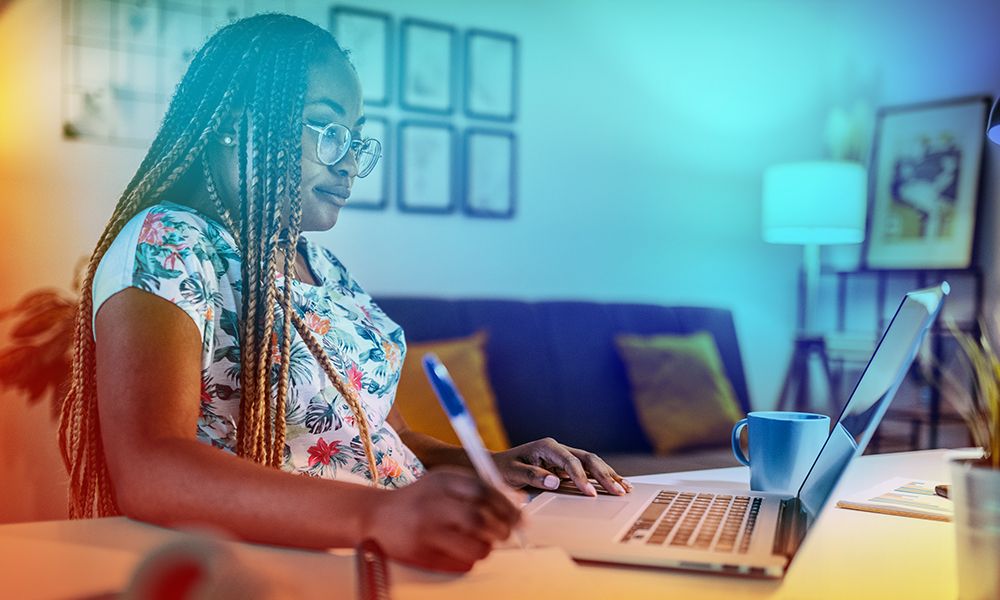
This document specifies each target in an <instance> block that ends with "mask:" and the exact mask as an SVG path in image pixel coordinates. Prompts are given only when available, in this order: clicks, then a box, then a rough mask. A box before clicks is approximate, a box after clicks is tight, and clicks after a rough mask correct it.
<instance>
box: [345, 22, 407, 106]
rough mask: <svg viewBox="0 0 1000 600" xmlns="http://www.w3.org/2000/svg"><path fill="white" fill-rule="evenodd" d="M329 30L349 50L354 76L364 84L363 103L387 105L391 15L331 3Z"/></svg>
mask: <svg viewBox="0 0 1000 600" xmlns="http://www.w3.org/2000/svg"><path fill="white" fill-rule="evenodd" d="M330 31H331V32H332V33H333V35H334V37H336V38H337V43H339V44H340V46H341V47H342V48H344V49H345V50H348V51H349V52H350V56H351V62H353V63H354V68H355V69H357V71H358V77H359V78H360V79H361V81H363V82H364V83H365V85H364V94H365V97H364V101H365V106H386V105H388V104H389V98H391V91H390V89H389V88H390V84H389V82H390V81H391V79H390V76H389V72H390V65H389V61H390V58H389V57H390V56H392V47H391V44H392V35H391V32H392V18H391V17H390V16H389V15H388V14H386V13H381V12H375V11H370V10H361V9H358V8H349V7H346V6H335V7H333V8H331V9H330Z"/></svg>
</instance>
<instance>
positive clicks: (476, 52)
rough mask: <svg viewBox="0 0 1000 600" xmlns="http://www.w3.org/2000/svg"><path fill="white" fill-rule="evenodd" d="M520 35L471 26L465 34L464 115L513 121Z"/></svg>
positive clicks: (515, 111)
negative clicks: (516, 36) (518, 36)
mask: <svg viewBox="0 0 1000 600" xmlns="http://www.w3.org/2000/svg"><path fill="white" fill-rule="evenodd" d="M517 50H518V48H517V38H515V37H514V36H512V35H508V34H506V33H497V32H493V31H483V30H480V29H470V30H469V31H467V32H466V33H465V87H464V91H465V93H464V95H465V98H464V100H465V114H466V115H468V116H470V117H474V118H479V119H493V120H496V121H507V122H510V121H513V120H514V119H515V117H516V116H517V79H518V52H517Z"/></svg>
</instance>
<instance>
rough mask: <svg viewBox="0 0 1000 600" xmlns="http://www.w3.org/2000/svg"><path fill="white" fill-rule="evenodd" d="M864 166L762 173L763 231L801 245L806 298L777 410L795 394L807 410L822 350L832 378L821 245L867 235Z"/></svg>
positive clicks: (794, 166)
mask: <svg viewBox="0 0 1000 600" xmlns="http://www.w3.org/2000/svg"><path fill="white" fill-rule="evenodd" d="M867 206H868V203H867V176H866V173H865V168H864V167H863V166H862V165H861V164H860V163H856V162H852V161H835V160H831V161H813V162H799V163H787V164H780V165H774V166H772V167H769V168H767V169H766V170H765V171H764V193H763V204H762V219H761V225H762V234H763V237H764V241H766V242H770V243H772V244H801V245H802V246H803V249H804V250H803V262H804V270H805V287H806V298H805V306H804V309H803V322H802V328H801V329H800V330H799V333H798V335H797V336H796V343H795V352H794V353H793V355H792V364H791V366H790V367H789V371H788V376H787V377H786V378H785V384H784V386H783V387H782V393H781V399H780V400H779V408H780V407H781V405H782V404H784V403H785V401H786V399H787V396H788V393H789V392H791V391H794V392H795V397H796V400H795V406H796V410H805V409H806V408H808V391H809V380H808V365H809V358H810V356H811V355H812V354H814V353H818V354H819V355H820V357H821V358H822V361H823V365H824V368H825V371H826V374H827V380H828V381H829V380H830V368H829V362H828V361H827V358H826V346H825V342H824V341H823V337H822V336H820V335H817V334H816V330H815V323H814V322H813V319H814V318H815V315H814V313H815V312H816V302H817V294H818V290H819V269H820V264H819V263H820V261H819V247H820V245H821V244H857V243H860V242H862V241H864V239H865V217H866V215H867Z"/></svg>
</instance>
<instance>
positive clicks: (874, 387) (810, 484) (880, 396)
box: [798, 282, 949, 521]
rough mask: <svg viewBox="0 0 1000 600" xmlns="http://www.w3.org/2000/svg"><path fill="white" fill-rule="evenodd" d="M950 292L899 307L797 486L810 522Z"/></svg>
mask: <svg viewBox="0 0 1000 600" xmlns="http://www.w3.org/2000/svg"><path fill="white" fill-rule="evenodd" d="M948 291H949V287H948V283H947V282H943V283H941V284H940V285H936V286H934V287H930V288H925V289H922V290H917V291H914V292H910V293H908V294H906V296H905V297H904V298H903V302H902V303H901V304H900V305H899V308H898V309H896V314H895V315H894V316H893V318H892V321H891V322H890V323H889V327H888V328H887V329H886V331H885V334H884V335H883V336H882V340H881V341H880V342H879V344H878V347H877V348H876V349H875V353H874V354H873V355H872V357H871V360H869V361H868V366H867V367H865V371H864V373H863V374H862V375H861V379H860V380H859V381H858V385H857V386H856V387H855V388H854V393H852V394H851V399H850V400H848V402H847V405H846V406H844V410H843V411H842V412H841V413H840V418H838V419H837V423H836V425H834V427H833V430H832V431H831V432H830V437H828V438H827V440H826V443H825V444H824V445H823V449H822V450H820V452H819V455H818V456H817V457H816V461H815V462H814V463H813V466H812V468H811V469H810V471H809V474H808V475H806V478H805V480H804V481H803V482H802V487H801V488H799V494H798V496H799V499H800V500H801V501H802V504H803V507H804V508H805V511H806V513H807V515H808V518H809V519H810V521H811V520H812V519H814V518H815V517H816V515H817V514H818V513H819V510H820V509H821V508H822V507H823V504H825V503H826V500H827V499H828V498H829V497H830V494H831V493H832V492H833V488H834V486H835V485H836V484H837V482H838V481H839V480H840V476H841V475H842V474H843V472H844V469H846V468H847V464H848V463H849V462H850V461H851V459H853V458H854V457H856V456H858V455H859V454H861V453H862V452H864V449H865V447H866V446H867V445H868V442H869V440H871V438H872V435H874V433H875V429H876V428H877V427H878V424H879V421H881V420H882V416H883V415H884V414H885V411H886V409H888V408H889V402H891V401H892V397H893V396H894V395H895V394H896V390H898V389H899V386H900V384H901V383H902V382H903V377H904V376H905V375H906V372H907V370H908V369H909V367H910V364H911V363H912V362H913V359H914V357H916V355H917V349H918V348H919V347H920V343H921V341H922V340H923V339H924V336H925V335H926V334H927V330H928V329H930V326H931V324H932V323H934V320H935V318H937V314H938V312H939V311H940V310H941V304H942V302H943V301H944V296H945V295H946V294H947V293H948Z"/></svg>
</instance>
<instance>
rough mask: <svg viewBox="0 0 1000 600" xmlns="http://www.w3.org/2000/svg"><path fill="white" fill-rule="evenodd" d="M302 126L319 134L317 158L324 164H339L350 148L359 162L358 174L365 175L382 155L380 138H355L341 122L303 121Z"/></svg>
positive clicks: (359, 175)
mask: <svg viewBox="0 0 1000 600" xmlns="http://www.w3.org/2000/svg"><path fill="white" fill-rule="evenodd" d="M302 126H303V127H307V128H309V129H312V130H313V131H315V132H316V133H318V134H319V135H318V136H317V139H316V158H318V159H319V162H321V163H323V164H324V165H331V166H332V165H335V164H337V163H338V162H340V161H341V159H343V158H344V156H346V155H347V151H348V150H350V151H351V152H353V153H354V159H355V160H356V161H357V162H358V174H357V176H358V177H365V176H366V175H368V174H369V173H371V172H372V169H374V168H375V164H376V163H378V159H379V158H381V157H382V144H380V143H379V141H378V140H376V139H375V138H367V139H364V140H356V139H353V136H352V135H351V130H350V129H348V128H347V127H345V126H343V125H341V124H340V123H330V124H329V125H327V126H326V127H318V126H316V125H311V124H309V123H303V124H302Z"/></svg>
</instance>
